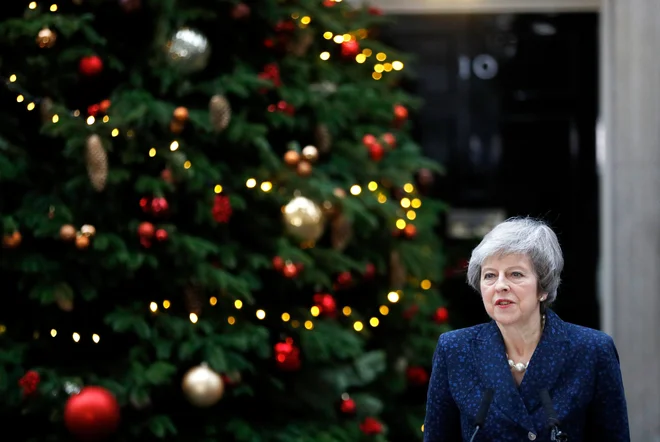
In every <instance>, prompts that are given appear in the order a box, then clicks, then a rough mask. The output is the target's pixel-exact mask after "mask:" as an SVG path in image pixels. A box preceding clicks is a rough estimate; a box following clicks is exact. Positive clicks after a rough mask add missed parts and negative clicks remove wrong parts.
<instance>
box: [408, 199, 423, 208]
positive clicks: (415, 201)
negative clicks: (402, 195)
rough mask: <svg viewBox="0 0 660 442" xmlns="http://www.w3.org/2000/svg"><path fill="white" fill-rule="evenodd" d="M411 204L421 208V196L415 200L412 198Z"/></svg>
mask: <svg viewBox="0 0 660 442" xmlns="http://www.w3.org/2000/svg"><path fill="white" fill-rule="evenodd" d="M410 204H411V205H412V206H413V209H419V208H420V207H422V200H420V199H419V198H415V199H414V200H412V202H411V203H410Z"/></svg>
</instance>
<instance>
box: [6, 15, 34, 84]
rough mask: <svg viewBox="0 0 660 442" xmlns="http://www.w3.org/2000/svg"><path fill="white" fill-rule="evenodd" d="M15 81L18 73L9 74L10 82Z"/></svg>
mask: <svg viewBox="0 0 660 442" xmlns="http://www.w3.org/2000/svg"><path fill="white" fill-rule="evenodd" d="M33 3H34V2H33ZM34 6H35V8H36V7H37V4H36V3H35V4H34ZM15 81H16V75H15V74H11V75H10V76H9V82H10V83H14V82H15Z"/></svg>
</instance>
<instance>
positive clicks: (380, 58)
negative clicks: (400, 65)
mask: <svg viewBox="0 0 660 442" xmlns="http://www.w3.org/2000/svg"><path fill="white" fill-rule="evenodd" d="M386 58H387V55H386V54H385V53H384V52H379V53H377V54H376V60H378V61H385V59H386Z"/></svg>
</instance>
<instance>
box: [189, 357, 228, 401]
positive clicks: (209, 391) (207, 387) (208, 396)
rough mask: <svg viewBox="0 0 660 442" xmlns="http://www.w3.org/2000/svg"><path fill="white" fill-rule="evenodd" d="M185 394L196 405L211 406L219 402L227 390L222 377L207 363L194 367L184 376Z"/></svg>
mask: <svg viewBox="0 0 660 442" xmlns="http://www.w3.org/2000/svg"><path fill="white" fill-rule="evenodd" d="M181 388H182V389H183V394H185V395H186V398H187V399H188V401H189V402H190V403H191V404H193V405H194V406H196V407H210V406H211V405H214V404H215V403H217V402H218V401H219V400H220V399H221V398H222V395H223V393H224V391H225V386H224V384H223V383H222V378H221V377H220V375H219V374H218V373H216V372H215V371H213V370H211V369H210V368H209V367H208V366H207V365H206V364H202V365H198V366H197V367H193V368H191V369H190V370H188V372H187V373H186V374H185V375H184V376H183V382H182V384H181Z"/></svg>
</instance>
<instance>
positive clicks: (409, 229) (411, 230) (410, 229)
mask: <svg viewBox="0 0 660 442" xmlns="http://www.w3.org/2000/svg"><path fill="white" fill-rule="evenodd" d="M403 233H405V234H406V237H408V238H410V239H412V238H414V237H416V236H417V227H415V226H414V225H413V224H408V225H407V226H406V227H405V228H404V229H403Z"/></svg>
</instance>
